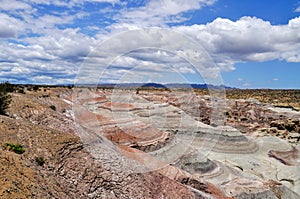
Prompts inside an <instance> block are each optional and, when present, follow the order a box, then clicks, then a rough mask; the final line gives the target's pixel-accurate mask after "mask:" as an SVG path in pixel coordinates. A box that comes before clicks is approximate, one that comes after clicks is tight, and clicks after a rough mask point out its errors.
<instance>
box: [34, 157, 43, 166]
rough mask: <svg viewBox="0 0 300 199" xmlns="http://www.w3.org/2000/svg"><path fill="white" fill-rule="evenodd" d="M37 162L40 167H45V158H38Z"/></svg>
mask: <svg viewBox="0 0 300 199" xmlns="http://www.w3.org/2000/svg"><path fill="white" fill-rule="evenodd" d="M35 161H36V163H37V164H38V165H39V166H43V165H44V164H45V159H44V158H43V157H37V158H35Z"/></svg>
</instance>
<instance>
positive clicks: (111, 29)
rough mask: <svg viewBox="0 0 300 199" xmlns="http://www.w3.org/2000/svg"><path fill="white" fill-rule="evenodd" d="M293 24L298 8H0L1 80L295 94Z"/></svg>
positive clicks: (72, 4)
mask: <svg viewBox="0 0 300 199" xmlns="http://www.w3.org/2000/svg"><path fill="white" fill-rule="evenodd" d="M299 16H300V1H299V0H289V1H287V0H276V1H274V0H243V1H237V0H141V1H137V0H131V1H122V0H51V1H48V0H0V18H1V20H0V43H1V46H2V50H1V52H0V81H6V80H8V81H10V82H12V83H33V84H67V83H74V81H75V82H76V80H78V79H80V80H82V81H85V82H93V81H96V82H139V81H140V82H142V81H143V82H161V83H167V82H172V83H175V82H182V83H187V82H189V83H204V82H207V80H208V81H210V80H211V79H213V78H218V79H219V81H216V82H222V83H224V84H225V85H228V86H233V87H239V88H298V89H299V88H300V80H299V78H298V74H300V17H299ZM154 27H155V28H158V29H161V31H159V32H155V33H153V32H151V31H148V32H147V31H146V32H142V30H145V28H146V29H148V28H154ZM166 30H169V31H173V32H174V34H173V33H172V32H169V31H166ZM126 32H127V33H126ZM143 34H144V35H143ZM177 34H182V35H183V36H184V37H186V38H187V40H185V39H180V41H178V38H181V37H180V36H178V35H177ZM149 38H150V39H149ZM176 38H177V40H176ZM147 39H149V40H147ZM189 39H190V40H192V41H194V44H195V46H194V47H191V45H188V44H190V43H189V41H188V40H189ZM103 42H104V44H103ZM105 42H106V43H105ZM149 42H150V43H149ZM151 42H152V43H151ZM153 42H154V43H155V44H153ZM151 46H152V47H153V46H154V47H155V48H148V47H151ZM196 46H201V49H202V50H200V51H201V52H199V49H198V47H196ZM104 47H105V49H103V48H104ZM133 47H134V48H137V49H133ZM170 49H172V50H171V51H172V52H170ZM132 50H134V51H132ZM202 51H203V52H202ZM117 52H119V53H121V52H122V53H123V54H117ZM104 55H105V56H104ZM199 55H201V56H202V57H201V61H198V62H197V63H196V62H195V63H196V66H195V65H194V66H192V65H191V64H190V63H188V62H187V61H190V60H193V59H194V58H195V57H197V56H198V57H199ZM206 55H208V56H209V57H210V58H211V60H210V59H208V57H205V56H206ZM203 56H204V57H205V58H203ZM108 59H110V60H108ZM199 59H200V58H199ZM108 63H109V64H108ZM83 73H84V74H83ZM95 74H97V75H95ZM212 82H213V81H212ZM208 83H209V82H208Z"/></svg>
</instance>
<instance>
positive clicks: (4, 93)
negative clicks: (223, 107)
mask: <svg viewBox="0 0 300 199" xmlns="http://www.w3.org/2000/svg"><path fill="white" fill-rule="evenodd" d="M12 91H13V86H12V85H11V84H10V83H8V82H4V83H1V84H0V114H1V115H6V109H7V108H8V107H9V104H10V102H11V96H10V95H9V94H8V92H12Z"/></svg>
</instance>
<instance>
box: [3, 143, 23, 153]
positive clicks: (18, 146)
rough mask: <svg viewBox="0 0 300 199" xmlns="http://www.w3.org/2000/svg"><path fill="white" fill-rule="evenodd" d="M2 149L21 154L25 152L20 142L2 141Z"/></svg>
mask: <svg viewBox="0 0 300 199" xmlns="http://www.w3.org/2000/svg"><path fill="white" fill-rule="evenodd" d="M3 147H4V149H6V150H9V151H13V152H15V153H17V154H22V153H24V152H25V149H24V148H23V146H22V145H21V144H11V143H4V144H3Z"/></svg>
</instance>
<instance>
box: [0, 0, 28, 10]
mask: <svg viewBox="0 0 300 199" xmlns="http://www.w3.org/2000/svg"><path fill="white" fill-rule="evenodd" d="M0 9H1V10H8V11H12V10H25V9H31V6H30V5H29V4H27V3H24V2H21V1H16V0H0Z"/></svg>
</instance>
